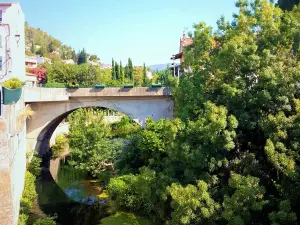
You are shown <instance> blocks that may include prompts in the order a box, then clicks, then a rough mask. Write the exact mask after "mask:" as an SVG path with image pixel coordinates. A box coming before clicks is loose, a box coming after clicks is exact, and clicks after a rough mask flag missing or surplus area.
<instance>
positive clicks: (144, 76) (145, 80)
mask: <svg viewBox="0 0 300 225" xmlns="http://www.w3.org/2000/svg"><path fill="white" fill-rule="evenodd" d="M147 84H148V82H147V69H146V65H145V63H144V67H143V84H142V86H143V87H146V86H147Z"/></svg>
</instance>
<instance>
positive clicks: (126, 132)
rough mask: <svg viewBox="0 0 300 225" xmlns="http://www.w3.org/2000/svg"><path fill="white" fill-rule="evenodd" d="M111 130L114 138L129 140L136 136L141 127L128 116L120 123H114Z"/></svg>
mask: <svg viewBox="0 0 300 225" xmlns="http://www.w3.org/2000/svg"><path fill="white" fill-rule="evenodd" d="M111 129H112V135H113V136H114V137H120V138H129V137H132V136H133V135H136V134H137V133H138V132H139V131H140V130H141V126H140V125H139V124H137V123H136V122H135V121H134V120H132V119H131V118H129V117H128V116H124V117H123V118H122V119H121V120H120V121H118V122H115V123H112V124H111Z"/></svg>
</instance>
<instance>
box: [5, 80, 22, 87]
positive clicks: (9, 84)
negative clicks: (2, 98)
mask: <svg viewBox="0 0 300 225" xmlns="http://www.w3.org/2000/svg"><path fill="white" fill-rule="evenodd" d="M2 86H3V87H5V88H8V89H17V88H19V87H22V82H21V81H20V80H19V79H18V78H11V79H9V80H7V81H4V82H3V84H2Z"/></svg>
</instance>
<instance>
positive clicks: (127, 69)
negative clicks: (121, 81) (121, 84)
mask: <svg viewBox="0 0 300 225" xmlns="http://www.w3.org/2000/svg"><path fill="white" fill-rule="evenodd" d="M124 75H125V78H127V79H128V78H129V68H128V65H126V66H125V69H124Z"/></svg>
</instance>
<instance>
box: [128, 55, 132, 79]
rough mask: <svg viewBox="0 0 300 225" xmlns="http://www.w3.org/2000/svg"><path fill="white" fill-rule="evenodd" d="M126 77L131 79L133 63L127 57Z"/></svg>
mask: <svg viewBox="0 0 300 225" xmlns="http://www.w3.org/2000/svg"><path fill="white" fill-rule="evenodd" d="M128 78H129V79H130V80H131V81H132V80H133V65H132V61H131V59H130V58H129V59H128Z"/></svg>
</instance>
